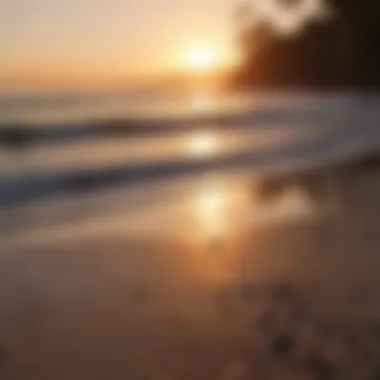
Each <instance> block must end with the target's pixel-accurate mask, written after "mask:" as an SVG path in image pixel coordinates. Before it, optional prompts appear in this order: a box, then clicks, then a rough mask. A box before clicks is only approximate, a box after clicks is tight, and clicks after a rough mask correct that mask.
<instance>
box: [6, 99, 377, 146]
mask: <svg viewBox="0 0 380 380" xmlns="http://www.w3.org/2000/svg"><path fill="white" fill-rule="evenodd" d="M377 104H378V102H376V104H372V105H371V104H370V105H368V103H365V105H364V106H361V105H360V104H359V107H360V108H359V109H358V104H357V102H355V107H349V106H348V105H347V104H345V107H344V112H343V110H342V108H341V107H327V105H325V106H324V107H320V106H316V105H315V104H314V105H311V106H309V107H303V108H302V109H294V108H293V107H289V106H283V107H279V106H277V107H263V108H261V109H254V110H246V111H236V112H227V113H222V112H212V113H207V114H202V115H187V116H179V117H147V118H141V117H140V118H97V119H94V120H91V119H89V120H87V121H81V122H69V123H55V124H52V123H47V124H44V123H42V124H33V123H4V122H3V123H1V122H0V147H1V146H3V147H9V148H22V147H24V146H29V145H32V144H41V143H49V144H50V143H60V142H68V141H75V140H81V139H94V138H103V137H106V136H120V137H128V136H133V137H136V136H151V137H154V136H157V135H162V134H173V133H180V132H187V131H189V130H190V131H191V130H194V129H197V128H204V127H213V128H216V129H221V130H236V129H240V130H247V129H248V130H249V129H257V128H271V127H275V128H277V127H278V126H280V125H284V124H291V123H293V124H297V125H299V124H308V125H310V124H316V125H326V123H327V124H330V125H331V124H335V125H345V124H346V123H348V122H350V123H352V122H355V121H356V122H360V121H361V120H363V118H364V119H368V118H369V117H372V118H373V117H377V118H378V117H379V116H380V114H379V108H378V107H377Z"/></svg>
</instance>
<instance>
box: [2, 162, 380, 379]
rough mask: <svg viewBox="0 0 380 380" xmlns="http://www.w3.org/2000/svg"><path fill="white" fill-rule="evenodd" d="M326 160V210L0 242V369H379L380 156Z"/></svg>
mask: <svg viewBox="0 0 380 380" xmlns="http://www.w3.org/2000/svg"><path fill="white" fill-rule="evenodd" d="M319 173H322V174H323V176H325V175H326V177H324V178H327V180H326V181H328V183H329V186H330V185H331V189H330V190H329V207H322V206H321V208H320V210H318V211H320V212H319V213H318V218H309V219H307V220H305V219H302V220H297V219H296V220H292V221H289V222H287V223H280V224H278V223H277V224H273V225H271V224H268V223H265V224H263V225H260V224H255V225H252V226H250V227H249V228H247V227H246V228H242V229H241V230H238V231H235V233H234V234H233V235H231V236H230V237H229V238H228V239H226V240H223V241H219V240H215V241H211V242H210V244H209V245H208V246H206V247H199V246H197V245H194V244H191V243H189V242H188V241H183V240H181V239H175V238H173V239H160V240H158V239H153V238H152V239H149V238H148V239H147V238H145V239H143V238H141V237H138V236H136V237H135V238H131V237H130V236H123V234H118V235H117V236H116V235H113V234H112V233H109V234H103V235H101V234H100V235H96V236H91V238H89V237H88V236H84V237H81V236H80V235H79V237H76V238H71V239H70V238H65V239H63V238H57V239H54V238H53V239H50V240H48V241H45V240H44V241H42V242H38V241H33V242H27V241H15V242H13V243H9V241H8V242H7V243H4V242H2V243H0V251H1V256H0V379H2V380H8V379H9V380H10V379H25V380H26V379H27V380H34V379H36V380H37V379H38V380H44V379H46V380H52V379H54V380H60V379H62V380H63V379H65V380H66V379H70V380H75V379H78V380H79V379H80V380H86V379H91V380H94V379H107V380H113V379H130V380H135V379H136V380H138V379H139V380H140V379H141V380H142V379H144V380H150V379H152V380H153V379H157V380H172V379H173V380H174V379H181V380H187V379H189V380H193V379H194V380H195V379H196V380H203V379H205V380H206V379H207V380H213V379H215V380H216V379H221V380H248V379H259V380H260V379H263V380H265V379H284V380H285V379H294V380H298V379H317V380H329V379H347V380H349V379H358V380H359V379H360V380H362V379H368V380H376V379H380V291H379V290H380V289H379V273H380V255H379V253H380V228H379V226H380V218H379V214H380V198H379V194H380V169H379V168H378V167H376V165H372V166H371V167H370V166H369V165H356V166H355V167H354V166H353V165H350V166H344V167H339V168H325V169H323V170H321V171H319ZM291 178H292V180H291V181H296V182H297V183H300V181H304V179H303V178H302V179H300V178H301V177H291ZM284 183H286V181H285V182H284V180H282V181H281V183H280V186H287V185H284ZM276 186H279V185H278V184H277V185H276ZM268 188H270V189H272V190H270V191H269V190H268ZM276 191H277V192H278V190H276ZM276 191H274V193H276ZM269 193H270V194H272V193H273V184H272V185H271V186H269V187H268V186H267V185H266V186H264V185H263V186H262V187H261V194H260V197H261V198H267V197H268V194H269ZM318 194H320V193H318ZM252 196H254V195H252ZM318 196H319V195H318ZM323 197H324V195H322V200H323V199H324V198H323ZM266 201H267V200H266V199H262V202H266ZM317 202H319V199H317ZM318 204H319V203H317V205H318ZM321 204H324V203H323V202H321ZM317 208H318V207H317ZM164 222H165V221H163V223H164Z"/></svg>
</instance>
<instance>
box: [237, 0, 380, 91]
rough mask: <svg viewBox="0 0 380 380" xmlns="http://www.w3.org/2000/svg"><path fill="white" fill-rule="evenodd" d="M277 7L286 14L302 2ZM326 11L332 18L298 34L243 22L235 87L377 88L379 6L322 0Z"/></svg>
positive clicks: (371, 1) (373, 0)
mask: <svg viewBox="0 0 380 380" xmlns="http://www.w3.org/2000/svg"><path fill="white" fill-rule="evenodd" d="M256 1H258V0H256ZM278 1H279V2H280V1H281V6H284V5H285V6H286V7H290V8H294V7H296V6H298V5H299V3H300V2H302V0H278ZM326 5H327V9H329V10H330V13H331V14H332V17H330V18H328V19H327V18H326V19H314V20H310V21H309V23H308V24H307V25H305V26H304V27H303V28H302V29H301V30H300V31H299V32H298V33H292V34H288V33H282V34H281V33H278V32H276V30H274V28H273V25H271V24H270V22H268V20H265V19H263V20H257V19H254V18H252V19H251V23H248V22H247V20H245V21H244V27H243V28H241V33H240V37H239V43H240V48H241V51H242V57H243V62H242V65H241V67H240V69H239V71H238V73H237V76H236V81H237V83H239V84H240V85H243V86H248V87H252V86H258V85H260V86H276V87H278V86H296V87H313V88H316V87H322V88H323V87H334V86H335V87H337V86H339V87H343V86H346V87H348V86H350V87H357V88H363V87H378V86H379V85H380V2H379V1H378V0H362V1H361V2H358V0H326ZM245 7H246V9H248V8H247V7H248V5H245ZM253 9H254V6H253ZM240 12H242V11H240ZM242 14H243V15H244V14H245V15H247V14H248V13H247V12H245V13H244V12H242Z"/></svg>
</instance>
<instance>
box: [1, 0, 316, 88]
mask: <svg viewBox="0 0 380 380" xmlns="http://www.w3.org/2000/svg"><path fill="white" fill-rule="evenodd" d="M322 2H323V0H300V1H299V4H301V5H300V6H298V7H297V9H296V8H294V9H296V10H295V11H294V10H293V11H291V12H289V8H286V11H284V9H279V7H278V4H279V0H250V1H249V4H251V5H252V6H253V9H254V12H255V17H257V18H258V19H265V20H266V21H268V20H269V21H270V22H272V23H273V24H274V25H275V26H276V27H278V28H279V29H280V30H281V32H284V31H285V32H286V31H289V30H290V31H292V30H294V28H295V27H296V28H298V27H303V25H304V23H305V21H307V20H309V19H310V17H314V15H316V14H318V12H319V10H320V9H322V8H323V7H322V6H321V4H323V3H322ZM240 4H241V0H0V84H2V83H9V82H11V83H12V81H16V82H17V81H21V82H22V81H23V80H25V81H28V80H33V79H36V80H37V81H38V80H41V79H44V80H47V81H49V80H50V81H61V82H62V83H65V82H66V81H74V82H75V81H79V82H80V81H86V80H88V81H90V82H91V81H92V80H97V81H98V80H119V79H120V78H125V79H127V78H129V79H131V78H136V77H144V76H145V77H149V76H151V75H158V74H161V75H162V74H169V73H183V72H184V71H186V70H188V69H189V67H188V64H189V63H191V62H193V63H194V65H197V66H200V67H201V66H202V62H203V64H205V63H206V64H207V63H210V61H213V60H214V61H216V62H215V63H216V65H215V66H218V67H219V66H220V67H226V66H229V65H231V64H232V63H234V62H236V57H237V55H238V53H237V51H236V44H235V41H234V39H235V37H236V36H235V34H236V31H235V30H234V27H235V25H234V16H235V11H236V9H237V8H238V6H239V5H240ZM210 53H211V54H210ZM212 56H214V59H213V57H212Z"/></svg>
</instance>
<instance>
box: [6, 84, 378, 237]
mask: <svg viewBox="0 0 380 380" xmlns="http://www.w3.org/2000/svg"><path fill="white" fill-rule="evenodd" d="M379 117H380V97H378V96H377V95H367V96H363V95H359V94H355V93H340V94H318V95H316V94H300V93H297V94H294V93H285V94H284V93H275V92H273V93H262V94H259V93H257V94H250V95H247V94H244V95H241V94H240V95H237V94H233V95H231V94H217V93H213V94H211V93H193V94H183V93H181V94H179V93H162V92H159V91H156V92H139V93H138V92H107V93H106V92H104V93H95V92H92V93H78V92H71V93H70V92H65V93H62V92H60V93H59V92H58V93H57V92H56V93H53V92H50V93H38V94H37V93H26V94H15V93H13V94H4V93H3V94H1V95H0V233H1V234H2V235H9V234H10V233H11V234H12V233H17V232H18V231H25V230H29V229H31V228H32V229H36V228H37V229H40V230H43V231H45V232H46V229H47V227H49V228H51V227H52V226H60V227H59V228H61V227H62V226H65V225H69V226H73V225H75V223H79V222H80V223H84V222H86V223H87V222H88V221H91V222H93V221H94V220H97V218H98V219H99V218H105V217H107V219H106V221H105V220H103V222H102V223H103V225H104V226H109V225H111V224H112V223H111V220H112V219H113V220H115V221H116V224H119V222H118V221H119V219H120V215H121V216H122V217H123V218H129V220H130V222H129V224H128V225H129V226H131V227H133V228H134V229H136V226H138V225H139V223H138V220H139V218H140V217H141V218H142V222H141V223H140V227H141V228H140V230H139V231H140V232H141V233H143V234H144V233H145V232H146V231H147V228H148V225H149V224H155V226H156V227H155V228H156V229H157V227H160V228H161V227H162V225H161V224H162V223H160V221H161V220H162V219H165V218H166V217H168V218H169V216H168V215H169V209H170V207H173V205H174V204H177V206H178V205H179V206H180V207H181V208H183V205H184V204H186V202H185V201H184V199H194V194H195V193H197V191H198V190H197V189H198V188H199V187H200V186H203V187H205V186H206V187H210V185H209V183H211V187H213V188H215V186H214V185H213V183H215V181H216V183H217V184H218V185H217V186H216V187H218V188H221V187H223V188H226V186H227V187H228V186H232V187H234V186H235V184H244V186H245V187H244V188H245V189H247V186H249V185H247V184H249V183H251V182H252V181H254V179H257V178H260V176H263V175H266V173H273V172H279V171H281V172H282V171H284V170H285V171H292V170H296V169H297V168H301V167H305V166H306V167H307V166H319V165H324V164H327V163H329V162H335V161H344V160H346V159H349V158H350V157H353V156H360V155H362V154H364V153H366V152H372V151H377V150H378V149H379V147H380V128H379V127H378V120H379ZM220 183H223V185H220ZM238 187H239V186H238ZM207 191H208V190H207ZM245 191H246V190H245ZM226 193H228V191H227V192H226ZM197 194H198V193H197ZM198 198H199V197H198ZM206 198H207V195H206ZM211 198H213V196H211ZM201 202H202V200H201ZM213 202H214V201H213V200H211V204H212V203H213ZM245 202H246V201H245ZM206 203H207V201H206ZM215 203H217V201H215ZM158 206H160V207H161V208H158V211H157V207H158ZM177 206H176V207H177ZM207 207H208V206H207ZM207 207H206V208H207ZM212 207H214V206H212ZM190 208H191V207H190ZM177 209H178V207H177V208H174V211H171V216H170V218H171V220H172V221H174V223H173V224H174V225H175V224H176V222H175V221H176V220H178V218H179V219H180V220H182V221H183V220H184V219H186V218H184V217H182V216H183V215H187V214H188V212H183V211H181V212H180V213H178V210H177ZM147 210H148V214H147ZM176 210H177V211H176ZM263 213H264V214H267V211H264V212H263ZM153 214H154V215H153ZM146 215H148V216H146ZM179 215H182V216H181V217H179ZM148 221H149V223H148ZM152 221H154V222H152ZM194 223H195V222H194ZM124 224H125V223H124ZM177 227H178V226H177ZM134 229H133V231H134ZM177 229H179V230H187V229H188V227H178V228H177ZM59 231H61V230H59ZM131 231H132V230H131ZM61 232H62V231H61ZM134 233H135V232H134Z"/></svg>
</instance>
